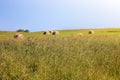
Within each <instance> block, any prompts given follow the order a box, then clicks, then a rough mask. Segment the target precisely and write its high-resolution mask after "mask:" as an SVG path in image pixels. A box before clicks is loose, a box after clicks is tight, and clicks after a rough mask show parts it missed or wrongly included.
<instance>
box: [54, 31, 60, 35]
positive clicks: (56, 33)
mask: <svg viewBox="0 0 120 80" xmlns="http://www.w3.org/2000/svg"><path fill="white" fill-rule="evenodd" d="M59 34H60V33H59V31H53V33H52V35H59Z"/></svg>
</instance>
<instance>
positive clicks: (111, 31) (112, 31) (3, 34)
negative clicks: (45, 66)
mask: <svg viewBox="0 0 120 80" xmlns="http://www.w3.org/2000/svg"><path fill="white" fill-rule="evenodd" d="M89 30H90V29H81V30H59V32H60V35H61V36H64V35H78V34H79V33H83V34H84V35H87V34H88V31H89ZM93 30H94V31H95V35H98V34H108V35H109V34H120V28H106V29H93ZM15 33H16V32H6V31H0V38H2V39H3V38H13V35H14V34H15ZM22 34H24V35H25V37H35V36H36V37H41V36H44V35H43V33H42V32H30V33H25V32H22Z"/></svg>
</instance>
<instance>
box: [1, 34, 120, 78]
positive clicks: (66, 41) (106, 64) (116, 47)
mask: <svg viewBox="0 0 120 80" xmlns="http://www.w3.org/2000/svg"><path fill="white" fill-rule="evenodd" d="M0 69H1V70H0V79H1V80H120V35H119V34H118V35H116V34H110V35H105V34H104V35H103V34H100V35H84V36H79V35H66V36H41V37H35V38H33V39H32V40H30V41H29V40H27V39H26V40H23V41H17V40H14V39H5V40H1V41H0Z"/></svg>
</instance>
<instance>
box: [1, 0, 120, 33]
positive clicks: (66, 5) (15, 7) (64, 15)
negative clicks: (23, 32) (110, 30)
mask: <svg viewBox="0 0 120 80" xmlns="http://www.w3.org/2000/svg"><path fill="white" fill-rule="evenodd" d="M104 27H120V0H0V30H17V29H29V30H30V31H41V30H54V29H81V28H104Z"/></svg>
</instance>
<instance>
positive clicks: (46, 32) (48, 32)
mask: <svg viewBox="0 0 120 80" xmlns="http://www.w3.org/2000/svg"><path fill="white" fill-rule="evenodd" d="M50 34H52V35H59V31H44V32H43V35H50Z"/></svg>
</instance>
